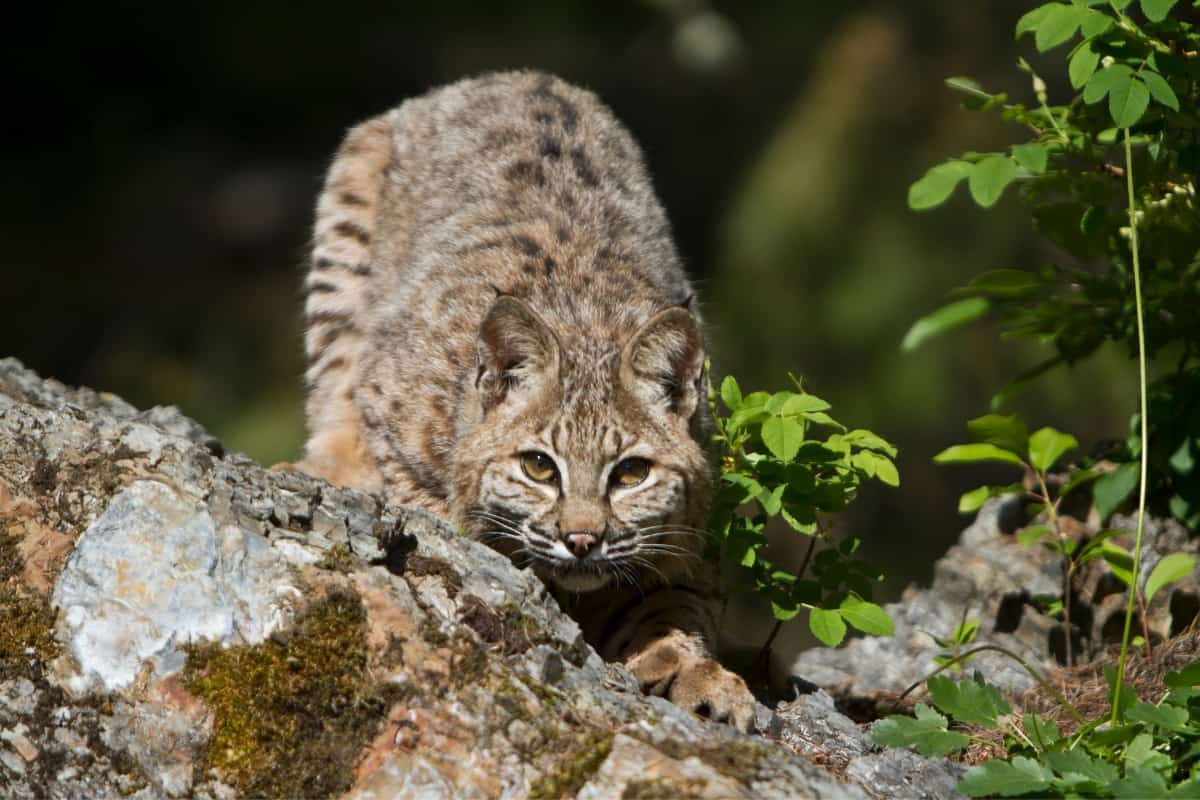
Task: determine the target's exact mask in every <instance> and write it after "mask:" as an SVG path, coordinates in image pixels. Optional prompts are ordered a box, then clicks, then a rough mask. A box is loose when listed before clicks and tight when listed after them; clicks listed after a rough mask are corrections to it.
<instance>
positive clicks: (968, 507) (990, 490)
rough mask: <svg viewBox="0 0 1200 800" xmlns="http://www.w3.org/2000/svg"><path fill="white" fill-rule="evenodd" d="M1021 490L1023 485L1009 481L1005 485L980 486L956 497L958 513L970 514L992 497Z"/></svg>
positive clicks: (1023, 489)
mask: <svg viewBox="0 0 1200 800" xmlns="http://www.w3.org/2000/svg"><path fill="white" fill-rule="evenodd" d="M1023 491H1025V487H1024V486H1022V485H1021V484H1019V483H1010V484H1008V485H1007V486H980V487H979V488H978V489H972V490H971V491H969V492H966V493H965V494H963V496H962V497H960V498H958V513H960V514H970V513H971V512H972V511H978V510H979V508H980V506H982V505H983V504H984V503H986V502H987V501H988V500H990V499H991V498H993V497H997V496H999V495H1002V494H1013V493H1015V492H1023Z"/></svg>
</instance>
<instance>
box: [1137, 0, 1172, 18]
mask: <svg viewBox="0 0 1200 800" xmlns="http://www.w3.org/2000/svg"><path fill="white" fill-rule="evenodd" d="M1176 2H1177V0H1141V6H1142V13H1143V14H1145V15H1146V19H1148V20H1150V21H1151V22H1162V21H1163V20H1164V19H1166V18H1167V14H1170V13H1171V8H1172V6H1174V5H1175V3H1176Z"/></svg>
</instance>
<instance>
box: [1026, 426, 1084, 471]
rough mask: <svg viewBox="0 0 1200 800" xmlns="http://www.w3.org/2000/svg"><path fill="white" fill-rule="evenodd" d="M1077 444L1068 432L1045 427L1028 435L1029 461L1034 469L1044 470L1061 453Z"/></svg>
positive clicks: (1052, 464) (1048, 467)
mask: <svg viewBox="0 0 1200 800" xmlns="http://www.w3.org/2000/svg"><path fill="white" fill-rule="evenodd" d="M1078 446H1079V442H1078V441H1077V440H1076V439H1075V437H1074V436H1072V435H1071V434H1069V433H1063V432H1062V431H1058V430H1055V429H1054V428H1050V427H1046V428H1042V429H1040V430H1038V431H1035V432H1034V434H1033V435H1032V436H1030V437H1029V463H1030V464H1032V465H1033V467H1034V469H1038V470H1041V471H1042V472H1046V471H1048V470H1049V469H1050V467H1052V466H1054V463H1055V462H1056V461H1058V459H1059V458H1061V457H1062V454H1063V453H1065V452H1067V451H1068V450H1072V449H1074V448H1076V447H1078Z"/></svg>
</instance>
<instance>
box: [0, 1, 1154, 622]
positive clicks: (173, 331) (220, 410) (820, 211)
mask: <svg viewBox="0 0 1200 800" xmlns="http://www.w3.org/2000/svg"><path fill="white" fill-rule="evenodd" d="M1028 7H1029V5H1027V4H1023V3H1018V2H999V1H998V0H981V2H976V3H961V2H956V1H955V0H892V1H891V2H884V1H883V0H880V2H865V3H800V2H793V3H781V2H766V1H765V0H739V1H738V2H724V3H705V2H702V0H644V1H643V2H584V1H583V0H542V1H541V2H535V1H533V0H527V1H525V2H504V3H497V2H489V1H487V0H475V1H474V2H466V1H464V0H458V1H451V2H441V3H436V4H434V3H429V4H416V3H402V2H394V1H393V2H374V1H372V0H343V2H341V3H337V4H327V3H321V4H318V3H282V2H255V3H238V4H227V3H220V2H214V3H205V4H200V3H178V4H161V3H160V4H149V3H142V4H129V3H120V2H117V3H107V4H91V5H86V6H85V5H81V4H79V5H77V4H72V3H68V4H66V5H65V6H64V5H54V6H52V7H51V6H47V7H46V9H45V10H44V11H43V12H39V10H38V9H29V8H26V11H32V13H33V14H34V15H37V14H38V13H45V14H52V15H53V19H51V18H49V17H47V19H45V20H42V21H40V22H32V23H30V22H26V23H24V24H22V25H14V26H13V27H10V28H9V35H8V37H6V39H7V41H6V54H5V55H4V56H2V57H0V58H3V59H4V60H6V61H10V62H12V63H10V64H8V65H7V68H6V69H5V74H6V75H8V76H9V77H10V79H11V88H10V91H9V92H8V93H7V96H8V103H7V108H6V110H5V114H4V121H3V131H4V134H3V135H4V149H3V153H4V158H5V164H4V177H5V191H4V192H3V193H2V195H0V203H3V209H2V214H0V241H2V242H3V245H4V267H3V274H4V277H5V280H4V283H3V286H4V289H3V290H2V295H3V297H4V298H5V303H4V312H3V314H0V355H14V356H16V357H18V358H19V359H21V360H22V361H24V362H25V363H26V364H27V365H28V366H30V367H32V368H33V369H36V370H38V371H39V372H41V373H42V374H44V375H52V376H55V377H57V378H59V379H61V380H63V381H66V382H68V383H73V384H79V383H82V384H89V385H92V386H94V387H97V388H100V389H105V390H109V391H112V392H116V393H118V394H120V395H122V396H124V397H126V398H127V399H128V400H130V401H131V402H133V403H135V404H137V405H139V406H150V405H154V404H176V405H178V406H180V407H181V408H182V409H183V410H184V411H185V412H186V413H188V414H190V415H192V416H194V417H196V418H197V419H199V420H200V421H201V422H203V423H204V424H205V425H206V426H207V427H208V428H209V429H210V430H211V431H212V432H213V433H214V434H216V435H217V436H218V437H220V438H221V439H222V440H223V441H224V443H225V444H226V446H228V447H231V448H235V449H240V450H243V451H245V452H247V453H249V454H250V455H252V456H254V457H255V458H257V459H259V460H261V461H262V462H263V463H266V464H269V463H272V462H275V461H279V460H289V459H292V458H294V457H296V456H297V454H298V453H299V449H300V446H301V443H302V439H303V417H302V411H301V405H302V397H301V384H300V374H301V369H302V361H301V344H300V328H299V324H298V319H299V310H300V302H299V295H298V284H299V278H300V275H301V269H302V264H303V262H304V259H305V255H306V245H307V238H308V225H309V224H310V220H311V209H312V206H313V203H314V201H315V197H316V192H317V189H318V186H319V185H320V181H321V177H322V172H323V169H324V167H325V166H326V163H327V161H328V159H329V157H330V155H331V154H332V152H333V149H334V148H335V147H336V146H337V144H338V142H339V140H340V138H341V136H342V134H343V132H344V131H345V129H346V128H347V127H349V126H351V125H352V124H354V123H356V122H358V121H360V120H362V119H364V118H366V117H368V116H371V115H374V114H377V113H379V112H381V111H383V110H385V109H387V108H390V107H392V106H394V105H396V104H397V103H399V102H400V101H401V100H402V99H403V98H405V97H407V96H409V95H413V94H416V93H420V92H423V91H425V90H427V89H429V88H431V87H434V86H436V85H438V84H441V83H445V82H448V81H453V80H455V79H457V78H460V77H463V76H468V75H473V74H476V73H479V72H481V71H485V70H490V69H499V68H508V67H522V66H528V67H537V68H540V69H545V70H550V71H553V72H556V73H558V74H559V75H561V76H562V77H564V78H566V79H567V80H570V81H573V82H576V83H579V84H582V85H585V86H587V87H589V88H591V89H593V90H595V91H596V92H598V93H599V94H600V96H601V97H602V98H604V99H605V100H606V101H607V102H608V103H609V104H610V105H611V107H612V108H613V109H614V110H615V112H616V114H617V116H618V117H619V118H621V119H622V120H623V121H624V122H625V123H626V124H627V125H628V127H629V128H630V129H631V130H632V131H633V133H634V135H635V137H636V138H637V139H638V140H639V141H640V142H641V144H642V145H643V147H644V149H645V151H646V155H647V158H648V161H649V165H650V169H651V172H652V174H653V175H654V178H655V183H656V186H657V188H658V190H659V193H660V195H661V197H662V199H663V201H664V203H665V205H666V207H667V209H668V212H669V213H670V216H671V219H672V221H673V222H674V225H675V232H676V237H677V240H678V244H679V246H680V248H681V250H682V252H683V253H684V256H685V257H686V259H687V262H688V264H689V266H690V269H691V270H692V272H693V274H694V275H695V277H696V278H697V279H698V281H699V282H700V285H701V287H702V298H703V300H704V302H705V306H706V313H707V315H708V318H709V320H710V321H711V322H712V323H713V330H712V339H713V344H714V349H715V357H716V362H717V364H716V372H718V373H722V372H725V371H728V372H733V373H735V374H736V375H737V376H738V377H739V379H740V381H741V383H742V385H743V387H750V388H783V387H784V386H785V385H786V373H787V371H788V370H793V371H796V372H797V373H799V374H802V375H803V376H804V377H805V381H806V387H807V388H808V389H809V390H810V391H813V392H815V393H817V394H820V395H822V396H823V397H825V398H826V399H827V400H829V401H831V402H832V403H833V405H834V412H835V414H836V416H837V417H838V418H839V419H841V420H844V421H846V422H849V423H851V424H852V425H854V426H859V427H867V428H871V429H873V430H875V431H877V432H879V433H880V434H882V435H883V436H885V437H887V438H889V439H891V440H892V441H894V442H896V443H897V444H898V445H899V446H900V448H901V455H900V468H901V478H902V487H901V488H900V489H899V490H887V489H884V488H880V489H878V490H875V489H872V490H870V491H868V492H866V493H865V495H864V497H863V498H862V500H861V502H860V503H859V508H857V509H856V510H855V512H854V513H853V514H852V515H851V516H850V517H849V519H848V520H847V521H846V527H847V530H850V531H852V532H854V533H857V534H859V535H861V536H862V537H863V538H864V540H865V543H866V544H865V552H866V554H867V556H868V557H869V558H872V559H873V560H875V561H876V562H878V563H879V564H880V565H881V566H883V567H884V568H885V569H886V571H887V572H888V575H889V581H888V584H887V585H886V587H885V591H884V593H883V594H884V595H885V599H892V598H894V597H895V596H896V595H898V593H899V590H900V589H901V588H902V587H903V586H904V584H905V583H907V582H909V581H912V580H916V581H923V580H928V578H929V577H930V575H931V569H932V562H933V560H934V559H935V558H936V557H938V556H939V555H941V553H942V552H944V550H945V548H946V547H947V546H948V544H949V543H951V542H952V541H953V539H954V537H955V536H956V535H957V533H958V532H959V531H960V530H961V528H962V527H963V526H964V525H965V523H966V522H967V520H966V519H964V518H960V517H959V515H958V514H957V513H956V511H955V509H956V503H957V496H958V494H959V493H960V492H961V491H963V490H964V489H966V488H970V487H971V486H973V485H976V484H978V483H979V482H981V480H984V479H988V478H996V479H999V478H1001V477H1005V475H1006V474H1005V473H1004V472H1003V470H1000V471H999V472H996V473H993V472H988V471H986V470H985V471H982V472H980V471H972V470H969V469H948V468H938V467H935V466H934V465H933V464H932V463H931V462H930V457H931V456H932V455H933V454H934V453H935V452H937V451H938V450H940V449H941V448H943V447H945V446H947V445H949V444H953V443H955V442H957V441H960V440H962V439H964V434H965V428H964V422H965V421H966V420H967V419H968V418H970V417H973V416H977V415H978V414H981V413H984V412H985V411H986V410H987V404H988V401H989V398H990V397H991V395H992V393H993V392H994V391H996V390H997V389H999V388H1000V387H1001V386H1002V385H1003V384H1004V382H1005V381H1006V380H1007V379H1008V378H1010V377H1011V376H1013V375H1015V374H1016V373H1017V372H1019V371H1020V370H1021V369H1022V368H1024V367H1027V366H1029V365H1030V364H1032V363H1033V362H1034V361H1035V360H1036V359H1037V358H1038V357H1039V356H1040V355H1041V354H1039V353H1038V352H1036V351H1034V350H1032V349H1030V348H1028V347H1020V346H1016V345H1013V344H1002V343H1000V342H999V339H998V337H997V335H996V333H997V332H996V330H994V329H993V328H989V327H988V326H987V325H979V326H976V327H972V328H968V329H965V330H964V331H963V332H961V333H958V334H956V335H954V336H952V337H947V338H944V339H941V340H937V341H934V342H932V343H930V344H927V345H926V346H925V347H924V348H922V349H921V350H919V351H918V352H916V353H914V354H901V353H900V352H899V349H898V345H899V342H900V340H901V338H902V336H903V334H904V332H905V330H906V329H907V328H908V326H909V325H910V324H911V323H912V322H913V321H914V319H916V318H917V317H919V316H920V315H922V314H924V313H926V312H928V311H930V310H931V309H933V308H935V307H936V306H938V305H940V304H941V303H942V302H944V300H945V295H946V292H947V290H948V289H950V288H951V287H953V286H955V285H957V284H959V283H962V282H965V281H966V280H967V279H968V278H969V277H970V276H972V275H974V274H976V273H978V272H980V271H982V270H984V269H991V268H998V267H1012V266H1028V265H1030V264H1031V263H1034V262H1036V261H1037V260H1038V258H1039V249H1038V248H1039V247H1041V245H1040V244H1039V243H1038V241H1037V239H1036V237H1035V235H1034V233H1033V230H1032V227H1031V225H1030V223H1029V221H1028V216H1027V215H1026V214H1025V213H1024V212H1023V211H1022V209H1021V207H1020V205H1019V203H1018V202H1017V200H1016V199H1015V198H1014V197H1013V196H1012V194H1013V193H1011V192H1010V193H1009V196H1007V197H1006V198H1005V199H1004V200H1002V201H1001V203H1000V204H999V205H998V206H997V207H996V208H995V209H993V210H991V211H990V212H987V213H983V212H980V211H979V210H977V209H975V208H974V207H973V206H972V205H971V204H970V202H969V201H968V200H966V199H964V198H961V197H960V198H956V199H955V200H954V201H952V202H951V203H950V204H949V205H948V206H947V207H945V208H943V209H940V210H938V211H935V212H930V213H925V214H915V213H912V212H909V211H908V210H907V209H906V206H905V193H906V190H907V187H908V185H909V183H910V182H911V181H913V180H914V179H916V178H917V177H919V176H920V175H921V174H922V173H923V172H924V170H925V169H926V168H927V167H929V166H931V165H932V164H933V163H936V162H937V161H940V160H942V159H944V158H945V157H946V156H949V155H956V154H958V153H960V152H962V151H964V150H987V149H990V148H999V147H1003V146H1005V145H1007V144H1008V143H1010V142H1012V141H1017V138H1016V137H1017V136H1018V135H1019V133H1018V132H1016V131H1012V130H1005V129H1004V128H1003V126H1002V125H1001V123H1000V122H999V121H998V120H997V119H996V118H995V117H985V116H979V115H972V114H968V113H966V112H964V111H962V110H960V109H959V108H958V105H957V101H956V99H955V98H954V96H952V95H951V93H950V92H949V91H947V90H946V89H945V88H944V86H943V84H942V79H943V78H945V77H947V76H949V75H971V76H973V77H975V78H978V79H979V80H981V81H982V82H983V83H984V85H985V86H987V87H989V88H992V89H1002V90H1006V91H1009V92H1010V93H1012V94H1013V95H1014V96H1015V97H1025V98H1028V96H1029V94H1030V91H1029V85H1028V78H1027V77H1026V76H1024V75H1023V74H1022V73H1020V72H1018V71H1017V70H1016V69H1015V68H1014V67H1013V64H1014V62H1015V60H1016V58H1017V56H1018V54H1019V53H1020V52H1025V53H1026V54H1027V55H1028V51H1029V50H1030V49H1031V48H1030V47H1027V46H1024V44H1023V43H1018V42H1014V40H1013V36H1012V30H1013V25H1014V23H1015V21H1016V19H1017V17H1018V16H1019V15H1020V14H1021V13H1023V12H1024V11H1025V10H1027V9H1028ZM1057 57H1061V56H1057ZM1061 71H1062V70H1061V69H1059V70H1058V72H1061ZM1051 89H1052V91H1053V85H1052V87H1051ZM1124 368H1125V367H1124V366H1123V365H1122V364H1121V362H1120V361H1118V360H1116V359H1115V358H1113V357H1110V356H1107V355H1102V356H1101V357H1100V358H1098V359H1095V360H1094V361H1093V362H1092V363H1090V364H1089V365H1087V366H1085V367H1083V368H1077V369H1076V370H1074V371H1073V372H1065V371H1064V372H1061V373H1060V374H1057V375H1053V376H1051V377H1050V378H1049V379H1048V380H1046V381H1045V382H1044V383H1042V384H1041V385H1040V386H1038V387H1037V388H1036V389H1034V390H1031V391H1029V392H1027V393H1026V394H1025V395H1023V396H1022V397H1020V398H1019V399H1018V401H1017V402H1016V403H1015V404H1014V408H1015V410H1019V411H1021V412H1022V413H1024V414H1026V415H1027V417H1028V420H1029V422H1030V424H1031V426H1032V427H1038V426H1040V425H1043V424H1054V425H1058V426H1061V427H1064V428H1066V429H1068V430H1071V431H1073V432H1075V433H1076V434H1077V435H1078V436H1079V437H1080V439H1081V441H1083V442H1084V445H1085V447H1087V446H1088V445H1089V444H1090V442H1092V441H1094V440H1095V439H1097V438H1100V437H1104V436H1119V435H1120V434H1121V433H1122V432H1123V428H1124V422H1123V420H1124V419H1126V418H1127V415H1128V413H1129V410H1130V409H1131V408H1132V404H1133V400H1134V396H1133V393H1132V390H1131V388H1130V387H1131V384H1132V383H1133V382H1132V381H1130V380H1117V379H1115V376H1117V375H1118V373H1117V370H1118V369H1124ZM1114 387H1116V388H1114ZM1004 482H1008V481H1007V480H1005V481H1004ZM786 558H787V557H786V556H781V557H780V560H786ZM759 616H760V617H761V616H762V615H759ZM794 627H803V625H797V626H794ZM752 638H759V639H761V637H760V636H759V634H757V633H755V634H753V635H752ZM794 641H798V639H795V638H794Z"/></svg>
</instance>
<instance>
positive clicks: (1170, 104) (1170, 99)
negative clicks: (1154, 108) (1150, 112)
mask: <svg viewBox="0 0 1200 800" xmlns="http://www.w3.org/2000/svg"><path fill="white" fill-rule="evenodd" d="M1142 82H1143V83H1144V84H1146V88H1147V89H1149V90H1150V96H1151V97H1153V98H1154V101H1155V102H1156V103H1158V104H1159V105H1160V106H1166V107H1167V108H1169V109H1171V110H1172V111H1178V110H1179V98H1178V97H1176V96H1175V90H1174V89H1172V88H1171V84H1169V83H1167V80H1166V78H1164V77H1163V76H1162V75H1159V74H1158V73H1157V72H1152V71H1150V70H1144V71H1143V72H1142Z"/></svg>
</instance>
